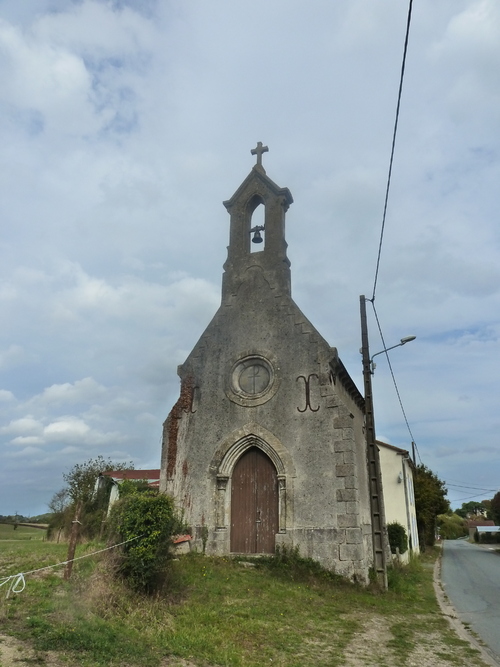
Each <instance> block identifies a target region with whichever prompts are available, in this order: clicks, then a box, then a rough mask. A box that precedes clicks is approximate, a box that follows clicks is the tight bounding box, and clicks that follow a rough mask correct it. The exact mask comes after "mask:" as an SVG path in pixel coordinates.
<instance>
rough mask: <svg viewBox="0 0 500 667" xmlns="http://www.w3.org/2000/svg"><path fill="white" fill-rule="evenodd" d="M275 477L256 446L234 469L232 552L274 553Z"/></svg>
mask: <svg viewBox="0 0 500 667" xmlns="http://www.w3.org/2000/svg"><path fill="white" fill-rule="evenodd" d="M278 506H279V488H278V475H277V473H276V468H275V467H274V465H273V462H272V461H271V459H270V458H269V457H268V456H267V455H266V454H265V453H264V452H263V451H262V450H261V449H260V448H258V447H251V448H250V449H247V450H246V451H245V452H244V453H243V454H242V456H241V457H240V458H239V459H238V461H237V463H236V465H235V466H234V470H233V475H232V483H231V538H230V541H231V553H247V554H252V553H253V554H256V553H274V550H275V543H276V533H277V532H278V531H279V509H278Z"/></svg>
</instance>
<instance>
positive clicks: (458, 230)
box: [0, 0, 500, 515]
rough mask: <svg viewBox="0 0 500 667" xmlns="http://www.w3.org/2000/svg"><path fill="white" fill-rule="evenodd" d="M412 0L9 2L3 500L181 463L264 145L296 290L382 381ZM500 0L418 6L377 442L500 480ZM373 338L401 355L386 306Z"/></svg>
mask: <svg viewBox="0 0 500 667" xmlns="http://www.w3.org/2000/svg"><path fill="white" fill-rule="evenodd" d="M407 14H408V3H407V2H404V1H403V0H336V1H335V2H332V0H314V1H313V2H310V3H304V2H303V1H300V2H299V0H239V2H234V0H211V1H210V2H207V1H206V0H190V1H189V2H186V0H23V1H22V2H19V0H0V82H1V85H0V140H1V145H2V151H1V154H0V169H1V178H0V207H1V217H0V220H1V234H0V256H1V258H2V261H1V264H0V318H1V322H2V325H1V327H0V461H1V466H0V514H12V513H14V512H19V513H20V514H24V515H35V514H39V513H42V512H46V511H47V503H48V502H49V501H50V499H51V498H52V496H53V494H54V493H55V492H56V491H58V490H59V489H60V488H61V487H62V486H63V484H64V482H63V478H62V475H63V473H65V472H68V471H69V470H70V468H71V467H72V466H73V465H75V464H76V463H81V462H83V461H86V460H87V459H89V458H95V457H96V456H98V455H102V456H104V457H105V458H107V457H110V458H111V459H112V460H113V461H116V462H128V461H133V462H134V465H135V467H136V468H156V467H159V465H160V449H161V433H162V423H163V421H164V419H165V418H166V416H167V415H168V412H169V411H170V409H171V407H172V405H173V404H174V402H175V401H176V399H177V397H178V392H179V379H178V377H177V374H176V369H177V366H178V364H180V363H182V362H183V361H184V360H185V358H186V357H187V355H188V354H189V352H190V351H191V349H192V347H193V346H194V344H195V343H196V341H197V340H198V338H199V337H200V335H201V334H202V333H203V331H204V329H205V327H206V326H207V325H208V323H209V321H210V320H211V318H212V316H213V314H214V313H215V311H216V309H217V308H218V306H219V303H220V289H221V276H222V265H223V263H224V261H225V259H226V252H227V251H226V247H227V244H228V234H229V216H228V214H227V212H226V210H225V208H224V207H223V205H222V201H223V200H226V199H229V198H230V197H231V196H232V194H233V193H234V192H235V190H236V189H237V188H238V186H239V185H240V183H241V182H242V181H243V179H244V178H245V177H246V176H247V174H248V173H249V171H250V170H251V168H252V166H253V164H254V162H255V159H254V158H253V157H252V156H251V154H250V149H252V148H254V147H255V145H256V143H257V141H262V142H263V143H264V144H265V145H267V146H269V152H268V153H266V154H265V155H264V156H263V160H264V166H265V168H266V170H267V174H268V176H270V178H272V180H273V181H275V182H276V183H277V184H278V185H279V186H280V187H288V188H289V189H290V191H291V192H292V195H293V197H294V203H293V205H292V206H291V207H290V209H289V211H288V214H287V241H288V246H289V247H288V255H289V258H290V260H291V263H292V294H293V297H294V300H295V301H296V302H297V304H298V305H299V307H300V308H301V309H302V310H303V312H304V313H305V315H306V316H307V317H308V318H309V319H310V320H311V322H312V323H313V324H314V325H315V326H316V327H317V329H318V330H319V331H320V333H321V334H322V335H323V336H324V337H325V338H326V339H327V340H328V341H329V343H330V344H331V345H332V346H336V347H337V348H338V350H339V354H340V357H341V359H342V361H343V363H344V365H345V366H346V367H347V369H348V371H349V373H350V374H351V376H352V377H353V379H354V381H355V382H356V384H357V386H358V387H359V388H360V390H362V387H363V383H362V368H361V357H360V354H359V348H360V344H361V334H360V313H359V297H360V295H366V296H368V297H371V296H372V293H373V288H374V279H375V269H376V262H377V253H378V247H379V239H380V233H381V224H382V214H383V207H384V196H385V188H386V181H387V174H388V168H389V158H390V149H391V141H392V132H393V126H394V119H395V112H396V103H397V93H398V87H399V78H400V71H401V61H402V54H403V45H404V38H405V31H406V22H407ZM499 183H500V3H499V2H497V0H440V2H438V3H436V2H435V0H415V1H414V3H413V14H412V20H411V27H410V37H409V44H408V54H407V60H406V71H405V78H404V85H403V91H402V98H401V107H400V116H399V127H398V134H397V140H396V146H395V154H394V163H393V172H392V181H391V188H390V194H389V201H388V208H387V216H386V222H385V231H384V237H383V244H382V252H381V256H380V268H379V273H378V280H377V286H376V298H375V307H376V310H377V314H378V317H379V321H380V325H381V328H382V331H383V335H384V340H385V344H386V345H387V346H391V345H395V344H397V343H398V342H399V340H400V339H401V338H402V337H404V336H408V335H415V336H417V338H416V340H415V341H413V342H411V343H409V344H408V345H405V346H404V347H399V348H397V349H395V350H393V351H391V352H390V358H391V364H392V368H393V371H394V375H395V378H396V382H397V387H398V389H399V394H400V397H401V401H402V404H403V407H404V411H405V414H406V418H407V421H408V425H409V428H408V425H407V423H406V422H405V418H404V415H403V412H402V410H401V406H400V403H399V401H398V397H397V393H396V390H395V387H394V384H393V381H392V378H391V373H390V370H389V367H388V364H387V360H386V359H385V355H380V356H378V357H377V368H376V370H375V374H374V376H373V392H374V400H375V418H376V431H377V436H378V437H379V438H380V439H384V440H386V441H387V442H389V443H391V444H393V445H396V446H398V447H402V448H404V449H411V442H412V439H413V440H414V441H415V442H416V446H417V452H418V455H417V462H420V461H422V462H423V463H424V464H425V465H427V466H428V467H429V468H430V469H431V470H433V471H434V472H435V473H436V474H437V475H438V476H439V477H440V478H441V479H442V480H444V481H445V482H446V484H447V487H448V489H449V493H448V497H449V499H450V500H451V502H452V505H453V506H455V507H457V506H458V507H459V506H460V505H461V504H462V503H463V502H468V501H469V500H481V499H483V498H491V497H492V496H493V495H494V493H495V492H496V491H497V490H498V489H499V488H500V486H499V485H500V482H499V479H500V449H499V443H498V437H499V436H498V434H499V432H500V410H499V405H498V389H497V379H498V376H497V373H498V359H499V357H500V340H499V336H500V318H499V313H500V308H499V305H500V225H499V223H498V210H499V203H500V202H499V193H500V187H499ZM368 307H369V308H368V327H369V332H370V351H371V353H372V354H375V353H376V352H378V351H380V350H382V349H383V347H384V345H383V343H382V341H381V339H380V336H379V333H378V328H377V325H376V321H375V318H374V314H373V309H372V307H371V305H370V304H368Z"/></svg>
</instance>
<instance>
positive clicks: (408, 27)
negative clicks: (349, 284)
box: [372, 0, 413, 301]
mask: <svg viewBox="0 0 500 667" xmlns="http://www.w3.org/2000/svg"><path fill="white" fill-rule="evenodd" d="M412 5H413V0H410V3H409V6H408V19H407V21H406V35H405V45H404V50H403V62H402V64H401V76H400V79H399V91H398V103H397V106H396V118H395V121H394V130H393V133H392V146H391V158H390V160H389V173H388V175H387V186H386V190H385V200H384V213H383V216H382V229H381V231H380V241H379V246H378V255H377V266H376V269H375V280H374V282H373V295H372V301H374V300H375V290H376V288H377V280H378V272H379V268H380V255H381V253H382V241H383V238H384V229H385V218H386V215H387V203H388V201H389V190H390V187H391V176H392V163H393V161H394V149H395V146H396V134H397V131H398V121H399V109H400V106H401V94H402V91H403V79H404V74H405V67H406V53H407V51H408V38H409V35H410V23H411V10H412Z"/></svg>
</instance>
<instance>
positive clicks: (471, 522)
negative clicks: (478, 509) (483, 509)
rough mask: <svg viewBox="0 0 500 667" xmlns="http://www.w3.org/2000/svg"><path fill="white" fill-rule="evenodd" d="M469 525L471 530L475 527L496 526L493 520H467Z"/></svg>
mask: <svg viewBox="0 0 500 667" xmlns="http://www.w3.org/2000/svg"><path fill="white" fill-rule="evenodd" d="M467 525H468V526H469V528H474V526H478V527H479V526H494V525H495V522H494V521H492V519H467Z"/></svg>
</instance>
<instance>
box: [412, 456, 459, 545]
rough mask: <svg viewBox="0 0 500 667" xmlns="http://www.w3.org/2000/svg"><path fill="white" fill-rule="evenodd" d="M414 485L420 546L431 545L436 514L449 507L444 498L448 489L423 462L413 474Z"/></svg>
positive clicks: (433, 537)
mask: <svg viewBox="0 0 500 667" xmlns="http://www.w3.org/2000/svg"><path fill="white" fill-rule="evenodd" d="M413 482H414V487H415V509H416V514H417V526H418V534H419V541H420V546H421V548H422V549H425V546H433V545H434V542H435V536H436V526H437V516H438V514H445V513H446V512H447V511H448V509H449V506H450V504H449V502H448V500H447V499H446V494H447V492H448V490H447V489H446V487H445V484H444V482H443V481H442V480H440V479H439V477H438V476H437V475H436V474H434V473H433V472H432V470H429V468H427V466H424V465H423V463H421V464H420V465H418V466H417V467H416V469H415V473H414V476H413Z"/></svg>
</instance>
